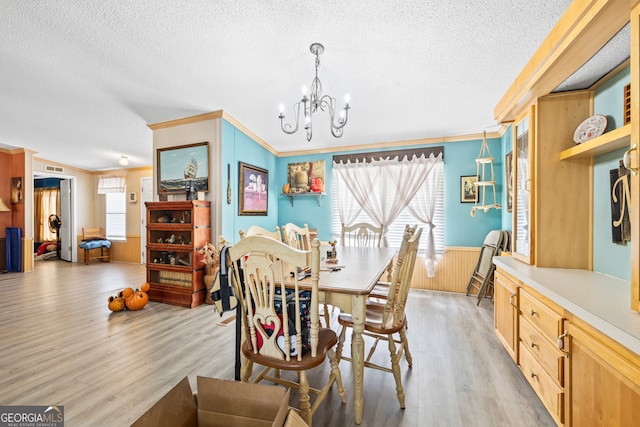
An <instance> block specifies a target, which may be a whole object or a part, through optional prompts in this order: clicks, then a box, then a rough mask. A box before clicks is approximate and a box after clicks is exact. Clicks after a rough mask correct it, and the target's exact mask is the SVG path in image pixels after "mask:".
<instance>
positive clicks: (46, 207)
mask: <svg viewBox="0 0 640 427" xmlns="http://www.w3.org/2000/svg"><path fill="white" fill-rule="evenodd" d="M33 182H34V192H33V231H34V233H33V241H34V248H33V251H34V252H33V253H34V260H35V261H44V260H62V261H68V262H76V261H77V252H76V251H75V250H74V247H75V243H74V242H76V239H77V233H76V232H75V226H74V215H73V212H75V200H74V197H73V195H74V191H73V189H74V188H75V179H74V178H73V177H64V176H60V175H48V174H43V173H36V174H34V177H33ZM35 266H36V263H34V268H35Z"/></svg>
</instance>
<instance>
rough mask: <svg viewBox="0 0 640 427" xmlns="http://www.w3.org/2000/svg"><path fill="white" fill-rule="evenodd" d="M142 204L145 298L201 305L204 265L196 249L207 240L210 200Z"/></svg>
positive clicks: (193, 305) (209, 237)
mask: <svg viewBox="0 0 640 427" xmlns="http://www.w3.org/2000/svg"><path fill="white" fill-rule="evenodd" d="M145 205H146V207H147V282H148V283H149V285H150V286H151V289H150V290H149V299H150V300H151V301H157V302H163V303H167V304H173V305H179V306H183V307H190V308H192V307H195V306H197V305H200V304H202V303H203V302H204V299H205V286H204V272H205V265H204V264H203V263H202V261H201V256H200V254H199V253H198V250H199V249H200V248H201V247H203V246H204V245H205V244H206V243H207V242H210V241H211V225H210V224H211V202H209V201H202V200H188V201H176V202H145Z"/></svg>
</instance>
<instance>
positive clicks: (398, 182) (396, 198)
mask: <svg viewBox="0 0 640 427" xmlns="http://www.w3.org/2000/svg"><path fill="white" fill-rule="evenodd" d="M439 162H440V163H442V154H439V155H438V156H434V155H433V154H431V155H429V156H428V157H427V156H425V155H424V154H422V155H420V157H418V156H416V155H415V154H414V155H412V156H411V158H407V156H404V157H403V158H401V159H400V158H398V156H396V157H394V158H389V157H387V158H380V159H372V160H369V161H366V160H362V161H360V160H356V161H354V162H351V161H350V160H347V161H346V162H334V163H333V170H334V172H335V175H336V177H337V179H336V180H334V185H335V183H336V181H342V182H341V183H340V184H338V185H339V186H340V187H339V188H341V191H342V192H343V193H346V192H347V191H348V195H346V194H342V195H341V198H342V199H344V198H348V197H351V198H353V200H355V201H356V202H357V203H358V205H359V206H360V207H361V208H362V210H363V211H364V212H365V213H366V214H367V215H368V216H369V217H370V218H371V219H372V221H374V222H375V223H377V224H378V225H382V227H383V246H388V242H387V237H386V229H387V228H388V226H389V225H390V224H391V223H392V222H393V221H394V220H395V219H396V218H397V217H398V215H399V214H400V212H401V211H402V210H403V209H405V208H406V207H407V205H408V204H409V202H410V201H411V200H412V199H413V198H414V196H415V194H416V193H417V192H418V190H419V189H420V188H421V186H422V184H423V183H424V182H425V180H426V179H427V177H428V176H429V175H430V174H431V173H432V171H433V170H434V167H435V165H436V164H438V163H439ZM345 190H346V191H345ZM345 210H346V209H345ZM350 212H353V209H351V210H350ZM352 220H353V219H352ZM345 224H346V225H350V224H349V223H348V222H345ZM433 256H434V257H435V252H434V255H433Z"/></svg>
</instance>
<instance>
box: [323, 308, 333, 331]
mask: <svg viewBox="0 0 640 427" xmlns="http://www.w3.org/2000/svg"><path fill="white" fill-rule="evenodd" d="M323 309H324V325H325V328H331V315H330V314H329V306H328V305H327V304H325V305H324V307H323Z"/></svg>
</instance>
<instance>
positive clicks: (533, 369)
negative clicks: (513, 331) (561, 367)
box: [520, 341, 564, 424]
mask: <svg viewBox="0 0 640 427" xmlns="http://www.w3.org/2000/svg"><path fill="white" fill-rule="evenodd" d="M520 369H521V370H522V373H523V374H524V376H525V378H526V379H527V381H529V384H531V387H533V389H534V390H535V391H536V393H537V394H538V397H540V400H542V403H543V404H544V406H545V407H546V408H547V410H548V411H549V413H550V414H551V416H552V417H553V418H554V419H555V420H556V422H557V423H558V424H564V389H563V388H562V387H559V386H558V385H557V384H556V383H555V381H554V380H553V379H552V378H551V377H550V376H549V374H547V373H546V372H545V370H544V369H543V368H542V366H541V365H540V364H539V363H538V361H537V360H536V358H535V357H533V355H532V354H531V353H530V352H529V349H528V348H527V347H526V346H525V345H524V343H523V342H522V341H520Z"/></svg>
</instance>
